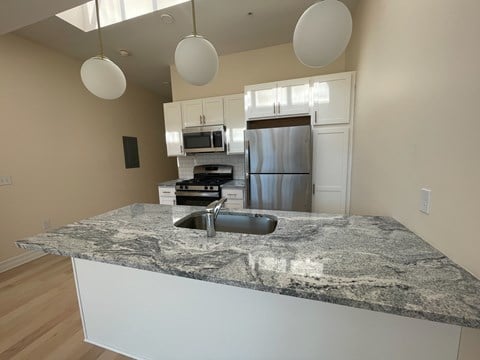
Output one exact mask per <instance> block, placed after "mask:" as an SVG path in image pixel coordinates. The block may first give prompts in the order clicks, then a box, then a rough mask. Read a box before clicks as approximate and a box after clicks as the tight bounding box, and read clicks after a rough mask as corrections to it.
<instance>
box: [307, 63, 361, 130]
mask: <svg viewBox="0 0 480 360" xmlns="http://www.w3.org/2000/svg"><path fill="white" fill-rule="evenodd" d="M311 87H312V113H311V115H312V125H333V124H348V123H350V117H351V114H352V106H353V103H352V94H353V91H354V89H353V87H354V78H353V73H352V72H347V73H340V74H332V75H324V76H317V77H313V78H312V79H311Z"/></svg>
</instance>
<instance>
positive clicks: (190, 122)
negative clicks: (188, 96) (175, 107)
mask: <svg viewBox="0 0 480 360" xmlns="http://www.w3.org/2000/svg"><path fill="white" fill-rule="evenodd" d="M181 104H182V117H183V127H192V126H202V125H203V105H202V100H201V99H199V100H189V101H182V103H181Z"/></svg>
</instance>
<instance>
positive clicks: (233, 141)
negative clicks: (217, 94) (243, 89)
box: [223, 94, 245, 155]
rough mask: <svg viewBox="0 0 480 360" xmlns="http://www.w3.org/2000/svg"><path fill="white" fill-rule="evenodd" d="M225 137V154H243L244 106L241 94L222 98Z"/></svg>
mask: <svg viewBox="0 0 480 360" xmlns="http://www.w3.org/2000/svg"><path fill="white" fill-rule="evenodd" d="M223 106H224V120H225V127H226V129H227V130H226V138H227V155H230V154H243V152H244V134H243V133H244V131H245V106H244V96H243V94H238V95H230V96H225V97H224V98H223Z"/></svg>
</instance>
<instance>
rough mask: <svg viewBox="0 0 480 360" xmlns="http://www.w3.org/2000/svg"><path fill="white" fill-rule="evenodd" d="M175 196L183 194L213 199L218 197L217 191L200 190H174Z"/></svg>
mask: <svg viewBox="0 0 480 360" xmlns="http://www.w3.org/2000/svg"><path fill="white" fill-rule="evenodd" d="M175 195H176V196H185V197H194V196H197V197H210V198H214V199H219V198H220V197H219V194H218V192H202V191H178V190H177V191H175Z"/></svg>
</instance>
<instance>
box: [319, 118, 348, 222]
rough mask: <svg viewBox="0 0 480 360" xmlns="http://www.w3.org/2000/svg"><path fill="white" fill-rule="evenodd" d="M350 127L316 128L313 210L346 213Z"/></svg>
mask: <svg viewBox="0 0 480 360" xmlns="http://www.w3.org/2000/svg"><path fill="white" fill-rule="evenodd" d="M348 158H349V128H348V127H346V126H345V127H329V128H315V129H313V176H312V183H313V186H314V194H313V199H312V209H313V212H318V213H334V214H345V213H346V211H347V208H346V204H347V184H348V181H347V180H348Z"/></svg>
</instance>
